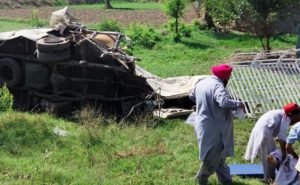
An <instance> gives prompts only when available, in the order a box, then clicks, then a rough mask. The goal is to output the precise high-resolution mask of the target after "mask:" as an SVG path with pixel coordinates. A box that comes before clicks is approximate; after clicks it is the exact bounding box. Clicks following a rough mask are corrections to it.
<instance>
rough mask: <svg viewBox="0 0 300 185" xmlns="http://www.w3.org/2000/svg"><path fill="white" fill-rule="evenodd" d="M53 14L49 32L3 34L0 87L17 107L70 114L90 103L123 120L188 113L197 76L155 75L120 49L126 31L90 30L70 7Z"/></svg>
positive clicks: (39, 30)
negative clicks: (131, 116)
mask: <svg viewBox="0 0 300 185" xmlns="http://www.w3.org/2000/svg"><path fill="white" fill-rule="evenodd" d="M53 15H58V16H57V17H58V19H56V20H54V21H53V20H50V22H51V21H52V22H54V23H53V25H52V27H51V28H44V29H30V30H20V31H11V32H5V33H0V85H3V84H6V85H7V87H8V88H9V90H10V92H11V93H12V94H13V96H14V107H15V108H17V109H21V110H32V109H34V110H51V111H53V112H56V113H67V112H72V110H74V108H76V107H77V108H78V107H80V106H82V104H86V103H88V104H92V105H95V106H97V108H100V109H101V110H102V111H103V112H104V113H113V114H117V115H123V116H124V115H128V114H129V113H131V112H132V111H133V108H134V109H135V110H134V111H135V112H144V111H153V110H154V109H155V108H159V109H160V110H161V109H162V108H170V107H175V108H176V109H171V110H169V109H167V110H165V111H166V112H168V111H170V112H172V114H174V113H175V114H177V113H179V114H182V113H183V114H185V113H189V112H190V109H191V107H192V103H191V102H189V100H188V92H189V91H190V89H191V87H192V85H193V84H194V83H195V82H196V81H197V80H199V78H197V77H191V78H190V77H183V79H184V81H182V78H178V79H177V78H171V79H160V78H158V77H156V76H153V75H151V74H149V73H148V72H146V71H143V70H142V69H140V68H138V67H136V66H135V60H136V58H135V57H133V56H130V55H128V54H126V53H125V52H124V51H123V50H122V49H121V47H120V43H121V41H122V39H124V37H125V36H124V35H123V34H122V33H119V32H99V31H94V30H89V29H86V28H85V27H84V26H82V25H81V24H78V23H73V22H72V21H71V19H73V18H72V17H71V16H69V14H68V12H67V9H66V8H64V9H62V10H59V11H57V12H54V13H53ZM53 15H52V17H51V19H52V18H53ZM54 17H55V16H54ZM136 68H137V69H136ZM200 78H202V77H200ZM178 81H181V83H179V84H178V83H177V82H178ZM174 82H175V83H174ZM176 83H177V86H176ZM184 86H187V87H186V88H183V87H184ZM178 89H180V91H178V92H177V91H176V90H178ZM163 104H164V106H163ZM137 105H138V106H137ZM178 108H179V109H178ZM182 108H184V109H182ZM185 109H186V110H185ZM159 115H160V113H159Z"/></svg>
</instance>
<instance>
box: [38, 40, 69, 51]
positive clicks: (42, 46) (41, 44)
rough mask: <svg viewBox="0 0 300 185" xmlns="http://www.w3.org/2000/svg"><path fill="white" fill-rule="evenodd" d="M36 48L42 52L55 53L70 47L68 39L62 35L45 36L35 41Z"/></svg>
mask: <svg viewBox="0 0 300 185" xmlns="http://www.w3.org/2000/svg"><path fill="white" fill-rule="evenodd" d="M36 48H37V49H38V50H39V51H40V52H43V53H56V52H62V51H67V50H69V49H70V41H69V40H66V39H65V38H62V37H45V38H41V39H39V40H38V41H37V42H36Z"/></svg>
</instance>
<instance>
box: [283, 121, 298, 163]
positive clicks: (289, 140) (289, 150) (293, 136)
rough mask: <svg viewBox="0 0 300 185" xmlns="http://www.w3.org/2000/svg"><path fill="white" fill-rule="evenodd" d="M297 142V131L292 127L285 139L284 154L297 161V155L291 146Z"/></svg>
mask: <svg viewBox="0 0 300 185" xmlns="http://www.w3.org/2000/svg"><path fill="white" fill-rule="evenodd" d="M297 140H298V129H297V128H296V127H292V128H291V130H290V132H289V135H288V137H287V139H286V143H287V144H286V152H287V153H288V154H291V155H292V156H293V157H294V158H297V159H298V155H297V153H296V152H295V150H294V148H293V144H294V143H295V142H296V141H297Z"/></svg>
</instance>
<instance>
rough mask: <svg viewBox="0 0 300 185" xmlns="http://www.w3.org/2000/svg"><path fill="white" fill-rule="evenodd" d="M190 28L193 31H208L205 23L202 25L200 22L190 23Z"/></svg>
mask: <svg viewBox="0 0 300 185" xmlns="http://www.w3.org/2000/svg"><path fill="white" fill-rule="evenodd" d="M192 27H193V28H194V30H207V29H208V26H207V24H206V23H204V22H203V23H202V22H200V21H197V20H195V21H193V23H192Z"/></svg>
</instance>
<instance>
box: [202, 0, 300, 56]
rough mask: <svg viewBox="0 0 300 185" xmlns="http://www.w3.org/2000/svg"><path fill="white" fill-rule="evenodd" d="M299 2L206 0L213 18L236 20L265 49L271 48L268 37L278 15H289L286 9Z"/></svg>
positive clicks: (280, 0)
mask: <svg viewBox="0 0 300 185" xmlns="http://www.w3.org/2000/svg"><path fill="white" fill-rule="evenodd" d="M299 4H300V2H299V1H295V0H206V6H207V7H208V9H209V10H210V13H211V15H212V16H213V18H214V19H215V20H217V21H218V22H220V23H223V24H226V23H230V22H232V21H236V23H238V24H239V25H241V27H242V28H243V30H245V31H248V32H251V33H254V34H255V35H257V36H258V37H259V38H260V40H261V45H262V47H263V49H264V50H266V51H270V50H271V44H270V39H271V38H272V36H274V35H275V34H276V27H275V25H276V23H277V22H278V21H279V19H280V16H281V17H282V16H287V15H289V14H290V12H289V11H287V10H288V9H290V8H295V7H299Z"/></svg>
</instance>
